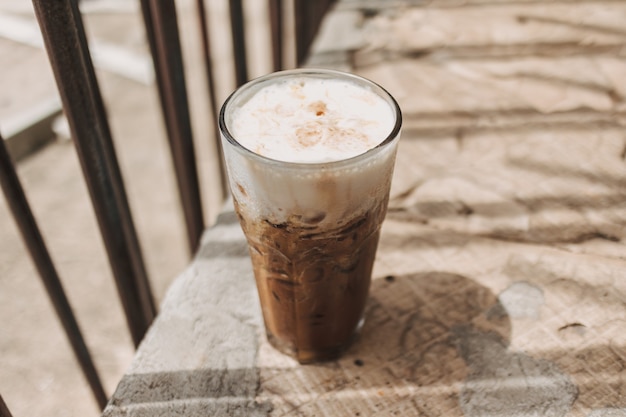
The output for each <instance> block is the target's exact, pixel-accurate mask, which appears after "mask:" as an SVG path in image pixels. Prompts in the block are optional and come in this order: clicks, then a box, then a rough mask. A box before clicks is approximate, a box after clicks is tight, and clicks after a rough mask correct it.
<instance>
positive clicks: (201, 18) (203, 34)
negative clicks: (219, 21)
mask: <svg viewBox="0 0 626 417" xmlns="http://www.w3.org/2000/svg"><path fill="white" fill-rule="evenodd" d="M196 7H197V13H198V24H199V27H200V40H201V42H202V55H203V58H204V68H205V71H206V81H207V88H208V90H209V111H210V112H211V119H212V122H213V134H214V139H215V149H216V150H217V152H218V155H217V158H218V161H219V162H218V163H219V172H220V184H221V187H222V189H221V190H220V191H221V193H222V199H224V198H226V196H227V195H228V182H227V181H226V178H227V177H226V166H225V163H224V157H223V153H222V141H221V140H220V129H219V126H218V122H217V113H218V111H219V110H218V107H217V98H216V94H215V77H214V75H213V63H212V62H211V38H210V36H209V27H208V24H207V19H206V9H205V7H204V0H196Z"/></svg>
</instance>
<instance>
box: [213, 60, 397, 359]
mask: <svg viewBox="0 0 626 417" xmlns="http://www.w3.org/2000/svg"><path fill="white" fill-rule="evenodd" d="M286 77H313V78H322V79H340V80H346V81H349V82H351V83H353V84H355V85H357V86H359V88H363V89H366V90H369V91H372V92H374V93H375V94H376V95H378V96H380V97H381V98H383V99H384V100H385V101H386V103H387V104H388V105H389V107H390V109H391V114H392V115H393V117H394V120H393V121H392V123H391V125H392V126H393V128H392V129H391V130H390V131H389V134H388V136H387V137H386V138H381V139H383V140H382V142H381V143H380V144H379V145H378V146H376V147H374V148H372V149H369V150H368V151H366V152H365V153H363V154H361V155H358V156H356V157H351V158H349V159H344V160H339V161H334V162H326V163H293V162H284V161H279V160H275V159H270V158H267V157H265V156H261V155H259V154H257V153H255V152H253V151H251V150H249V149H247V148H245V147H243V146H242V145H241V144H240V143H239V142H238V141H237V138H236V137H234V135H233V134H232V123H233V110H234V109H236V108H238V107H239V106H241V105H242V104H243V103H245V102H246V101H247V100H249V99H250V98H251V97H252V96H253V95H254V94H255V93H256V92H257V91H259V89H260V88H262V87H264V86H267V85H269V84H271V83H275V82H281V81H284V80H285V78H286ZM401 123H402V121H401V113H400V109H399V107H398V104H397V103H396V101H395V100H394V99H393V97H392V96H391V95H390V94H389V93H388V92H387V91H385V90H384V89H383V88H382V87H380V86H379V85H377V84H375V83H373V82H371V81H369V80H366V79H364V78H361V77H358V76H355V75H352V74H347V73H343V72H338V71H331V70H320V69H299V70H291V71H282V72H277V73H274V74H270V75H268V76H264V77H261V78H258V79H255V80H253V81H251V82H249V83H247V84H245V85H244V86H242V87H240V88H239V89H238V90H237V91H235V92H234V93H233V94H232V95H231V96H230V97H229V98H228V99H227V100H226V102H225V103H224V105H223V107H222V109H221V112H220V117H219V127H220V131H221V135H222V144H223V151H224V157H225V161H226V166H227V170H228V176H229V183H230V188H231V191H232V196H233V200H234V204H235V210H236V212H237V215H238V216H239V220H240V223H241V227H242V229H243V232H244V234H245V236H246V239H247V241H248V246H249V250H250V256H251V258H252V265H253V269H254V276H255V279H256V284H257V289H258V293H259V298H260V301H261V308H262V311H263V318H264V321H265V329H266V333H267V337H268V340H269V341H270V343H271V344H272V345H273V346H274V347H275V348H277V349H278V350H280V351H282V352H284V353H287V354H289V355H291V356H293V357H295V358H296V359H297V360H298V361H300V362H301V363H309V362H315V361H321V360H329V359H334V358H336V357H338V356H339V355H340V354H341V353H342V352H343V351H344V350H345V349H346V348H347V346H348V345H349V344H350V342H351V340H352V338H353V336H354V334H355V332H357V331H358V329H359V328H360V326H361V324H362V322H363V311H364V307H365V302H366V299H367V295H368V291H369V287H370V281H371V273H372V266H373V263H374V258H375V254H376V248H377V245H378V237H379V231H380V226H381V223H382V221H383V219H384V217H385V213H386V210H387V202H388V199H389V189H390V185H391V178H392V174H393V167H394V161H395V154H396V148H397V143H398V139H399V136H400V127H401Z"/></svg>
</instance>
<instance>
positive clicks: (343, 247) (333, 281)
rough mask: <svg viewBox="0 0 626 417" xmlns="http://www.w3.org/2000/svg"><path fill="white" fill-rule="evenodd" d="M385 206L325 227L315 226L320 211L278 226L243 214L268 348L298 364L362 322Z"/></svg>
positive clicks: (336, 346)
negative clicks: (294, 360) (294, 359)
mask: <svg viewBox="0 0 626 417" xmlns="http://www.w3.org/2000/svg"><path fill="white" fill-rule="evenodd" d="M235 206H236V209H237V212H238V213H240V211H239V207H238V205H237V204H236V205H235ZM385 208H386V201H383V202H381V203H380V204H379V205H377V206H375V207H374V208H372V209H371V210H370V211H368V212H366V213H364V214H361V215H359V216H357V217H355V218H352V219H350V220H348V221H345V222H342V223H341V224H337V225H333V226H332V227H325V228H322V227H320V226H319V225H316V224H314V223H315V220H316V219H317V221H318V222H319V221H321V219H323V218H324V216H323V215H322V214H320V215H319V216H316V219H313V220H311V219H310V218H306V219H303V218H302V217H301V216H298V215H294V216H291V218H290V220H289V221H287V222H284V223H280V224H275V223H271V222H270V221H268V220H261V221H249V220H246V219H245V218H244V216H242V215H241V214H240V216H239V217H240V221H241V225H242V228H243V230H244V233H245V235H246V237H247V239H248V244H249V247H250V255H251V258H252V264H253V268H254V275H255V279H256V283H257V288H258V291H259V297H260V300H261V307H262V309H263V317H264V320H265V327H266V331H267V333H268V339H269V340H270V342H271V343H272V345H273V346H275V347H276V348H278V349H279V350H281V351H283V352H285V353H288V354H291V355H292V356H295V357H296V358H297V359H298V360H299V361H300V362H302V363H306V362H313V361H318V360H326V359H332V358H334V357H337V356H338V355H339V354H340V353H341V352H342V351H343V350H344V349H345V348H346V347H347V345H348V344H349V343H350V340H351V339H352V337H353V335H354V332H355V330H356V328H357V327H358V325H359V322H360V321H361V319H362V315H363V310H364V307H365V301H366V299H367V294H368V291H369V286H370V281H371V273H372V266H373V263H374V257H375V254H376V247H377V245H378V237H379V230H380V224H381V222H382V220H383V217H384V214H385Z"/></svg>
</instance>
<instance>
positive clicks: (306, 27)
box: [294, 0, 335, 65]
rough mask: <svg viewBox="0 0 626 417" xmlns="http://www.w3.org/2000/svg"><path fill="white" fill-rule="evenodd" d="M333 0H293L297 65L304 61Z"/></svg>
mask: <svg viewBox="0 0 626 417" xmlns="http://www.w3.org/2000/svg"><path fill="white" fill-rule="evenodd" d="M334 2H335V0H317V1H307V0H294V3H295V4H294V12H295V29H296V33H295V35H296V60H297V65H300V64H302V63H303V62H304V60H305V59H306V57H307V54H308V51H309V47H310V46H311V44H312V43H313V40H314V38H315V35H316V34H317V31H318V29H319V27H320V24H321V22H322V19H323V18H324V15H325V14H326V12H327V11H328V9H329V8H330V7H331V6H332V5H333V3H334Z"/></svg>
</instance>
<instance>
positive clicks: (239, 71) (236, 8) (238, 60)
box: [229, 0, 248, 87]
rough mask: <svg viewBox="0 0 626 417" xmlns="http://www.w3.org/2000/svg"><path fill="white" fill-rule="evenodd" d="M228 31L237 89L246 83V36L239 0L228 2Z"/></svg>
mask: <svg viewBox="0 0 626 417" xmlns="http://www.w3.org/2000/svg"><path fill="white" fill-rule="evenodd" d="M229 4H230V30H231V35H232V39H233V55H234V58H235V81H236V83H237V87H239V86H240V85H242V84H245V82H246V81H248V64H247V60H246V36H245V31H244V26H243V25H244V19H243V6H242V4H241V0H230V2H229Z"/></svg>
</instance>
